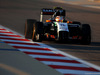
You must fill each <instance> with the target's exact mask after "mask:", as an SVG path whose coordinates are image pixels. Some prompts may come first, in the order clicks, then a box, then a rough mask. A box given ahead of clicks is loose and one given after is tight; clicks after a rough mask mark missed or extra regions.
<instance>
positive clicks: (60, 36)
mask: <svg viewBox="0 0 100 75" xmlns="http://www.w3.org/2000/svg"><path fill="white" fill-rule="evenodd" d="M44 15H48V16H50V19H48V20H46V22H43V16H44ZM65 16H66V12H65V10H64V9H62V8H61V7H56V8H54V9H48V8H43V9H42V11H41V15H40V21H36V20H35V19H27V21H26V24H25V38H27V39H32V40H33V41H39V42H40V41H42V40H45V39H54V40H55V41H63V42H68V41H69V40H77V41H79V42H80V43H81V44H90V43H91V28H90V25H89V24H81V23H80V22H77V21H68V20H65Z"/></svg>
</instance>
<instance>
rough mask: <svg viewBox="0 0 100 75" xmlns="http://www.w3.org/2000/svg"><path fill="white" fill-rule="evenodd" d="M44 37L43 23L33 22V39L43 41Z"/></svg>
mask: <svg viewBox="0 0 100 75" xmlns="http://www.w3.org/2000/svg"><path fill="white" fill-rule="evenodd" d="M42 39H43V23H42V22H36V23H34V24H33V34H32V40H33V41H36V42H42Z"/></svg>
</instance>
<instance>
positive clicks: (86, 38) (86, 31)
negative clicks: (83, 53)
mask: <svg viewBox="0 0 100 75" xmlns="http://www.w3.org/2000/svg"><path fill="white" fill-rule="evenodd" d="M90 43H91V28H90V25H89V24H83V25H82V39H81V44H84V45H89V44H90Z"/></svg>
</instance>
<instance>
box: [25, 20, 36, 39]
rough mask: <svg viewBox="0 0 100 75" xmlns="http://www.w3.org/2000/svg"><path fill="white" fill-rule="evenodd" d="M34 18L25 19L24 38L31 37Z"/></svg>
mask: <svg viewBox="0 0 100 75" xmlns="http://www.w3.org/2000/svg"><path fill="white" fill-rule="evenodd" d="M35 22H36V20H34V19H27V20H26V23H25V38H27V39H32V34H33V24H34V23H35Z"/></svg>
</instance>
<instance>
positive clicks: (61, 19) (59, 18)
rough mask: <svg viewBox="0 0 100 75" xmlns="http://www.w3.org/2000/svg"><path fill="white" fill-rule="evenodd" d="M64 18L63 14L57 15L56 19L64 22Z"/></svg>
mask: <svg viewBox="0 0 100 75" xmlns="http://www.w3.org/2000/svg"><path fill="white" fill-rule="evenodd" d="M63 20H64V18H63V16H56V18H55V21H57V22H62V21H63Z"/></svg>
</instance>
